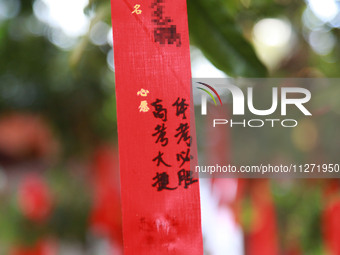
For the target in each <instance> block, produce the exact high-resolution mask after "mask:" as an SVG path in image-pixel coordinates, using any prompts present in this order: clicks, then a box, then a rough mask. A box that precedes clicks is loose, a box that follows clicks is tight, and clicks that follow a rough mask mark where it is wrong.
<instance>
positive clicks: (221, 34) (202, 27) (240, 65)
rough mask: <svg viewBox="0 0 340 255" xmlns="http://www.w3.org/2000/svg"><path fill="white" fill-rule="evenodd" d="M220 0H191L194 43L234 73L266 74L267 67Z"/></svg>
mask: <svg viewBox="0 0 340 255" xmlns="http://www.w3.org/2000/svg"><path fill="white" fill-rule="evenodd" d="M225 8H226V7H225V5H223V3H222V2H221V1H220V0H188V13H189V30H190V36H191V39H192V43H194V44H195V45H196V46H197V47H199V48H200V49H201V50H202V52H203V53H204V55H205V56H206V57H207V58H208V59H209V60H210V61H211V62H212V63H213V64H214V65H215V66H216V67H217V68H219V69H221V70H222V71H224V72H226V73H227V74H228V75H232V76H245V77H265V76H266V74H267V70H266V68H265V66H264V65H263V64H262V63H261V61H260V60H259V59H258V57H257V56H256V54H255V51H254V49H253V47H252V46H251V45H250V43H249V42H248V41H247V40H246V39H245V38H244V37H243V35H242V32H241V31H240V29H239V28H238V26H237V24H236V23H235V21H234V20H233V19H232V18H231V17H230V16H229V14H228V12H227V11H226V10H225Z"/></svg>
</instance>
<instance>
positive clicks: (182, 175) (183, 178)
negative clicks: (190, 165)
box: [177, 169, 198, 189]
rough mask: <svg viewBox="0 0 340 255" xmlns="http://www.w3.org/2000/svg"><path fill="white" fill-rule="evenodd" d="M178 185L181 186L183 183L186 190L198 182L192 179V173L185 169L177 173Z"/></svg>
mask: <svg viewBox="0 0 340 255" xmlns="http://www.w3.org/2000/svg"><path fill="white" fill-rule="evenodd" d="M177 175H178V185H179V186H181V184H182V182H184V188H185V189H187V188H188V187H189V186H190V185H191V184H193V183H195V182H198V180H197V179H194V178H193V177H192V171H187V170H185V169H182V170H180V171H179V172H178V173H177Z"/></svg>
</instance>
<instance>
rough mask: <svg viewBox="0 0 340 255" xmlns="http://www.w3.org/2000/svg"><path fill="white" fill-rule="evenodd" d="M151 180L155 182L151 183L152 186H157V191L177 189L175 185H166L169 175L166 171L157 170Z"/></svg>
mask: <svg viewBox="0 0 340 255" xmlns="http://www.w3.org/2000/svg"><path fill="white" fill-rule="evenodd" d="M152 180H154V181H155V183H154V184H152V187H157V191H162V190H164V189H166V190H175V189H177V187H175V188H170V187H168V185H169V175H168V174H167V173H166V172H163V173H158V172H157V175H156V176H155V177H154V178H152Z"/></svg>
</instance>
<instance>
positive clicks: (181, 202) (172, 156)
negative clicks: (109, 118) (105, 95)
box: [111, 0, 203, 255]
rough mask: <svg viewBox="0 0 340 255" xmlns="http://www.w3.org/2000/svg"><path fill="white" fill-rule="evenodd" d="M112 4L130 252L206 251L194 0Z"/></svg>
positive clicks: (125, 224) (125, 234) (126, 240)
mask: <svg viewBox="0 0 340 255" xmlns="http://www.w3.org/2000/svg"><path fill="white" fill-rule="evenodd" d="M111 5H112V24H113V38H114V55H115V76H116V94H117V119H118V140H119V160H120V174H121V190H122V208H123V209H122V213H123V239H124V254H125V255H129V254H133V255H135V254H140V255H142V254H148V255H152V254H157V255H159V254H172V255H176V254H183V255H184V254H185V255H188V254H189V255H190V254H195V255H199V254H203V248H202V233H201V219H200V198H199V185H198V180H197V178H195V177H194V176H192V175H191V173H190V159H191V160H195V159H196V156H197V155H196V153H195V152H196V150H193V149H192V147H193V146H192V145H193V139H191V136H190V129H189V127H190V116H191V114H190V107H189V105H190V98H191V97H190V91H191V73H190V52H189V37H188V25H187V13H186V2H185V0H178V1H171V0H112V1H111ZM190 156H191V157H190ZM188 159H189V160H188Z"/></svg>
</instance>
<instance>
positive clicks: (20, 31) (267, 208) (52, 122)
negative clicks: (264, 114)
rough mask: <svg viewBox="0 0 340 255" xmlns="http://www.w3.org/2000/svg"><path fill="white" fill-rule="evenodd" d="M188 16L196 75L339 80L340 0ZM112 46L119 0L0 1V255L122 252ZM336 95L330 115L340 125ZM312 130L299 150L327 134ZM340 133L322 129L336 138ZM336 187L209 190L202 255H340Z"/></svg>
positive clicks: (191, 2)
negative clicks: (113, 8) (113, 11)
mask: <svg viewBox="0 0 340 255" xmlns="http://www.w3.org/2000/svg"><path fill="white" fill-rule="evenodd" d="M188 13H189V28H190V39H191V42H192V47H191V58H192V74H193V77H196V78H200V77H203V78H209V77H212V78H220V77H228V76H230V77H238V76H245V77H338V76H339V60H340V44H339V39H340V30H339V28H340V2H339V1H336V0H322V1H321V0H306V1H298V0H188ZM127 33H128V31H127ZM112 46H113V41H112V28H111V22H110V1H109V0H90V1H88V0H72V1H67V0H59V1H56V0H0V254H1V255H2V254H4V255H7V254H11V255H46V254H48V255H50V254H52V255H54V254H61V255H68V254H70V255H78V254H87V255H92V254H96V255H106V254H110V255H111V254H122V234H121V215H120V214H121V212H120V211H121V209H120V196H119V177H118V176H119V171H118V152H117V132H116V130H117V128H116V126H117V123H116V113H115V91H114V85H115V84H114V63H113V50H112ZM328 95H330V98H331V99H332V100H329V98H328V97H327V96H325V97H324V98H323V99H322V100H324V101H325V103H326V102H327V103H328V104H327V107H325V108H324V109H321V110H320V114H321V115H322V114H323V112H329V111H332V112H334V114H337V115H339V114H340V111H339V107H340V104H339V100H338V98H334V97H331V95H332V91H329V94H328ZM306 125H307V126H306V129H305V130H307V131H309V132H310V133H308V132H307V133H306V132H302V133H301V134H300V135H298V136H296V137H297V138H296V139H300V140H301V136H302V137H304V139H305V140H306V141H308V140H309V138H310V135H312V136H313V137H314V138H315V135H317V134H318V126H317V125H314V124H313V123H310V122H309V123H307V124H306ZM338 126H339V123H338V122H334V121H333V122H332V121H330V122H329V123H328V125H327V127H329V129H325V128H324V129H323V131H322V132H325V133H326V134H327V135H328V136H329V137H330V138H332V137H333V138H334V141H337V139H338V136H337V135H336V134H337V132H338V131H339V129H338ZM306 134H307V135H306ZM304 135H305V136H304ZM223 139H225V140H224V141H226V142H232V141H233V136H232V135H230V134H229V135H226V137H224V138H223ZM282 149H283V150H284V148H282ZM300 149H301V148H300ZM308 149H310V151H313V150H320V147H319V146H318V140H317V139H316V140H315V143H314V147H311V148H310V147H308ZM321 149H322V148H321ZM264 150H265V147H264ZM297 150H299V148H297ZM301 150H303V148H302V149H301ZM224 153H225V154H222V157H226V158H227V157H232V152H230V151H228V150H226V151H225V152H224ZM238 153H239V154H240V153H241V152H238ZM339 184H340V182H339V181H338V180H285V181H282V180H280V181H277V180H270V181H269V180H256V181H254V180H253V181H249V180H236V179H233V180H230V179H219V180H208V179H204V180H202V182H201V190H202V191H201V193H202V194H201V195H202V217H203V234H204V242H205V253H206V254H207V255H208V254H209V255H222V254H231V255H233V254H234V255H241V254H251V255H254V254H255V255H256V254H259V255H266V254H268V255H273V254H289V255H299V254H340V220H339V219H340V217H339V216H340V197H339V192H340V185H339ZM136 254H137V253H136Z"/></svg>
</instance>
